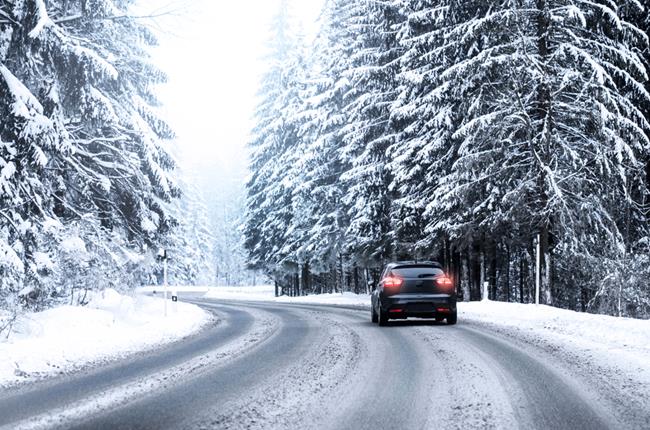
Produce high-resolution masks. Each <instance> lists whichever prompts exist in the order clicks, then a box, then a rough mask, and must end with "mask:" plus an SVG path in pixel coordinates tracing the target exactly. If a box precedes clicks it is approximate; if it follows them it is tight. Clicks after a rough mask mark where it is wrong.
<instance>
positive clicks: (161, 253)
mask: <svg viewBox="0 0 650 430" xmlns="http://www.w3.org/2000/svg"><path fill="white" fill-rule="evenodd" d="M158 257H159V258H161V259H162V261H163V284H164V293H163V300H164V302H165V316H167V250H166V249H165V248H160V251H159V252H158Z"/></svg>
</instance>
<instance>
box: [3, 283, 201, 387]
mask: <svg viewBox="0 0 650 430" xmlns="http://www.w3.org/2000/svg"><path fill="white" fill-rule="evenodd" d="M0 317H1V315H0ZM210 320H211V317H210V315H209V314H208V313H207V312H205V311H203V310H202V309H200V308H199V307H197V306H194V305H190V304H187V303H177V308H176V311H174V306H172V303H171V301H170V302H169V303H168V316H167V317H165V316H164V302H163V301H162V299H159V298H151V297H145V296H140V295H136V296H135V297H131V296H125V295H121V294H119V293H117V292H116V291H115V290H106V291H104V292H101V293H95V294H94V295H93V296H92V297H91V299H90V302H89V304H88V305H87V306H83V307H82V306H61V307H57V308H54V309H50V310H47V311H44V312H38V313H29V314H25V315H23V316H21V317H20V318H19V319H18V321H17V322H16V324H15V325H14V328H13V330H12V331H11V333H10V335H9V338H8V339H7V338H6V336H4V335H3V336H2V337H1V338H0V385H8V384H13V383H17V382H22V381H25V380H30V379H35V378H39V377H43V376H50V375H54V374H58V373H67V372H70V371H73V370H74V369H77V368H80V367H82V366H84V365H87V364H90V363H93V362H97V361H104V360H106V359H111V358H116V357H119V356H123V355H126V354H130V353H135V352H138V351H142V350H146V349H150V348H152V347H154V346H156V345H160V344H164V343H169V342H173V341H175V340H178V339H180V338H183V337H185V336H187V335H190V334H192V333H194V332H196V331H198V330H199V329H200V328H201V327H203V326H204V325H205V324H207V323H208V322H209V321H210Z"/></svg>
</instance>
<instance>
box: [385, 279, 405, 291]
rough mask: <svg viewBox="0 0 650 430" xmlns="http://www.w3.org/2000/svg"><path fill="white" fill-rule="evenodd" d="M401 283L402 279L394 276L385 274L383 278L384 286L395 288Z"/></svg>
mask: <svg viewBox="0 0 650 430" xmlns="http://www.w3.org/2000/svg"><path fill="white" fill-rule="evenodd" d="M402 283H404V280H403V279H402V278H398V277H396V276H387V277H386V278H384V287H388V288H397V287H400V286H401V285H402Z"/></svg>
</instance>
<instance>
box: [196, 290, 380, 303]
mask: <svg viewBox="0 0 650 430" xmlns="http://www.w3.org/2000/svg"><path fill="white" fill-rule="evenodd" d="M205 291H206V294H205V298H208V299H217V300H218V299H228V300H261V301H273V302H291V303H314V304H326V305H354V306H369V303H370V296H369V295H364V294H354V293H343V294H341V293H335V294H318V295H311V296H300V297H288V296H280V297H274V294H275V291H274V288H273V286H272V285H270V286H269V285H258V286H255V287H211V288H206V289H205Z"/></svg>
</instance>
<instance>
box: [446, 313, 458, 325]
mask: <svg viewBox="0 0 650 430" xmlns="http://www.w3.org/2000/svg"><path fill="white" fill-rule="evenodd" d="M457 320H458V315H457V314H456V312H454V313H453V314H451V315H449V316H448V317H447V324H449V325H454V324H456V321H457Z"/></svg>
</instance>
